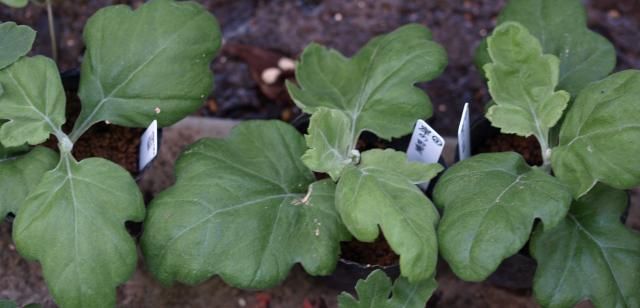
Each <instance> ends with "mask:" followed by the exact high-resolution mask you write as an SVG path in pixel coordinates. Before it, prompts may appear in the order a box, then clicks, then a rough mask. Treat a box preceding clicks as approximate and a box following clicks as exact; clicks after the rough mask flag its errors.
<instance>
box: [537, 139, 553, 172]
mask: <svg viewBox="0 0 640 308" xmlns="http://www.w3.org/2000/svg"><path fill="white" fill-rule="evenodd" d="M547 135H548V133H547ZM536 139H538V143H539V144H540V155H541V156H542V169H543V170H544V171H545V172H547V173H551V148H549V144H548V143H547V139H546V138H544V137H541V136H538V135H536Z"/></svg>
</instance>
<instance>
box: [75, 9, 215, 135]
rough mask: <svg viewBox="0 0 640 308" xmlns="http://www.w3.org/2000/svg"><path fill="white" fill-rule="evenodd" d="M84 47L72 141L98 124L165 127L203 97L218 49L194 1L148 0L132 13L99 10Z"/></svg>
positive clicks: (211, 25)
mask: <svg viewBox="0 0 640 308" xmlns="http://www.w3.org/2000/svg"><path fill="white" fill-rule="evenodd" d="M84 41H85V43H86V45H87V51H86V53H85V58H84V60H83V64H82V74H81V77H82V79H81V80H80V90H79V96H80V99H81V100H82V112H81V114H80V116H79V118H78V121H77V122H76V125H75V127H74V133H73V135H72V137H73V138H72V139H74V140H77V138H78V137H79V136H78V135H79V134H82V132H84V131H85V130H86V129H87V128H88V127H89V126H90V125H91V124H93V123H96V122H100V121H104V120H108V121H110V122H111V123H114V124H118V125H123V126H130V127H146V126H147V125H149V123H150V122H151V121H153V120H154V119H157V120H158V124H159V125H160V126H167V125H171V124H173V123H175V122H177V121H178V120H180V119H182V118H183V117H185V116H186V115H188V114H189V113H191V112H193V111H195V110H196V109H197V108H198V107H199V106H200V105H201V104H202V102H203V100H204V98H205V97H206V96H207V95H209V92H211V89H212V84H213V81H212V80H213V74H212V73H211V70H210V69H209V64H210V62H211V60H212V59H213V57H214V56H215V54H216V52H217V50H218V48H219V47H220V30H219V28H218V24H217V22H216V19H215V18H214V17H213V15H211V14H210V13H209V12H208V11H207V10H206V9H204V8H203V7H202V6H201V5H199V4H197V3H196V2H191V1H188V2H182V1H181V2H176V1H172V0H152V1H149V2H147V3H145V4H144V5H142V6H141V7H140V8H139V9H137V10H135V11H132V10H131V9H130V8H129V7H127V6H123V5H117V6H111V7H107V8H104V9H101V10H100V11H98V12H97V13H96V14H95V15H93V16H92V17H91V18H90V19H89V21H88V22H87V26H86V27H85V30H84ZM158 111H159V113H157V112H158Z"/></svg>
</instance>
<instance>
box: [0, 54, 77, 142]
mask: <svg viewBox="0 0 640 308" xmlns="http://www.w3.org/2000/svg"><path fill="white" fill-rule="evenodd" d="M0 85H2V88H3V89H4V93H3V94H2V95H1V96H0V119H5V120H8V122H6V123H4V124H2V126H0V141H2V144H3V145H4V146H6V147H16V146H22V145H24V144H25V143H28V144H32V145H37V144H40V143H42V142H44V141H45V140H47V139H49V135H50V134H51V133H56V134H57V133H58V132H59V131H60V127H61V126H62V124H63V123H64V122H65V115H64V112H65V95H64V90H63V89H62V82H61V81H60V74H59V73H58V68H57V66H56V64H55V62H53V60H51V59H49V58H45V57H42V56H36V57H33V58H22V59H20V60H19V61H18V62H16V63H14V64H13V65H11V66H9V67H7V68H6V69H4V70H1V71H0Z"/></svg>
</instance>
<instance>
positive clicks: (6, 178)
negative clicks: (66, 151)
mask: <svg viewBox="0 0 640 308" xmlns="http://www.w3.org/2000/svg"><path fill="white" fill-rule="evenodd" d="M3 152H4V148H3V147H2V145H0V175H1V176H0V219H1V218H2V217H5V216H6V215H7V214H8V213H14V214H16V213H17V212H18V209H19V207H20V205H21V204H22V202H23V201H24V199H25V198H26V197H27V195H28V194H29V193H30V192H31V191H32V190H33V189H34V188H35V186H36V185H37V184H38V183H39V182H40V180H41V179H42V176H43V175H44V173H45V172H47V171H49V170H51V169H53V168H54V167H55V166H56V163H57V162H58V155H57V154H56V153H55V152H53V151H52V150H49V149H47V148H44V147H37V148H34V149H33V150H31V151H30V152H28V153H26V154H23V155H16V156H9V155H3Z"/></svg>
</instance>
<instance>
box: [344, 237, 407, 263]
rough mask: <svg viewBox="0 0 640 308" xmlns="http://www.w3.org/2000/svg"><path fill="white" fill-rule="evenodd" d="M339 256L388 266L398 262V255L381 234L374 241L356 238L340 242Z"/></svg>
mask: <svg viewBox="0 0 640 308" xmlns="http://www.w3.org/2000/svg"><path fill="white" fill-rule="evenodd" d="M341 250H342V254H341V257H342V258H343V259H345V260H349V261H353V262H358V263H360V264H370V265H380V266H389V265H394V264H397V263H398V260H399V259H400V257H399V256H398V255H397V254H396V253H395V252H393V250H391V247H389V243H387V240H386V239H385V238H384V236H383V235H382V234H381V235H380V237H378V238H377V239H376V240H375V241H374V242H372V243H364V242H359V241H356V240H353V241H349V242H343V243H342V244H341Z"/></svg>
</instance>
